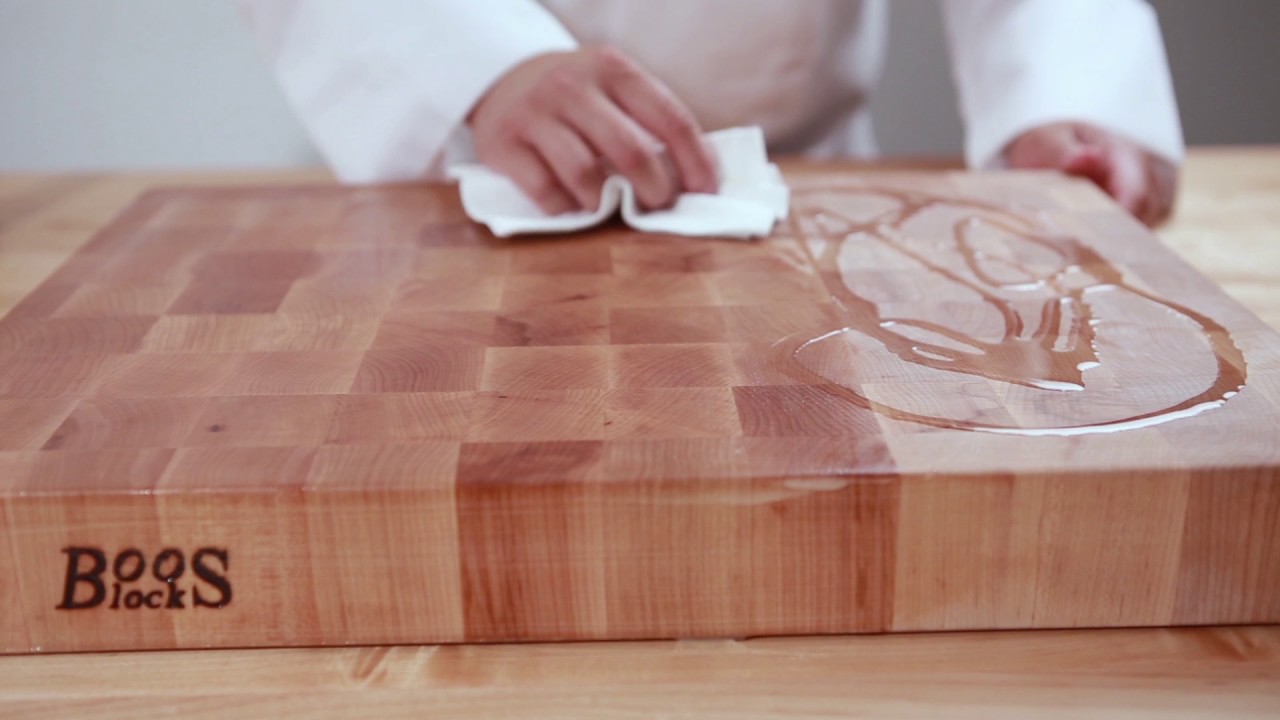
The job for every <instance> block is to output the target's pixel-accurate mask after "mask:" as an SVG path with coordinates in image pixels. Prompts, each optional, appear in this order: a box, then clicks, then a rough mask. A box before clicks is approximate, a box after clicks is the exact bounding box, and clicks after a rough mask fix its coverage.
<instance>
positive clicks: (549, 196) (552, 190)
mask: <svg viewBox="0 0 1280 720" xmlns="http://www.w3.org/2000/svg"><path fill="white" fill-rule="evenodd" d="M525 192H527V193H529V197H531V198H533V200H534V202H537V203H538V204H542V205H545V204H551V203H553V202H555V201H556V200H557V199H558V198H559V196H560V188H559V187H558V186H557V185H556V181H555V180H554V179H553V178H552V177H551V176H550V175H547V174H545V173H541V174H539V175H537V176H535V177H532V178H529V180H528V182H527V184H526V187H525Z"/></svg>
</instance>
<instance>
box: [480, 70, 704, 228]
mask: <svg viewBox="0 0 1280 720" xmlns="http://www.w3.org/2000/svg"><path fill="white" fill-rule="evenodd" d="M467 121H468V124H469V125H470V127H471V133H472V137H473V139H474V141H475V148H476V154H477V156H478V157H479V160H480V161H481V162H483V163H484V164H486V165H488V166H489V167H491V168H493V169H494V170H496V171H498V172H500V173H502V174H504V175H506V176H507V177H509V178H510V179H511V180H512V181H513V182H515V184H516V185H518V186H519V187H520V189H521V190H523V191H524V192H525V194H526V195H528V196H529V197H530V198H532V199H533V200H534V202H536V203H537V204H538V206H539V207H541V208H542V210H543V212H546V213H548V214H553V215H554V214H559V213H563V212H569V211H572V210H582V209H585V210H594V209H596V208H597V207H599V206H600V191H601V188H602V186H603V185H604V180H605V178H606V177H607V176H608V175H609V174H611V173H620V174H622V175H624V176H626V177H627V178H628V179H629V180H630V181H631V183H632V186H633V187H634V188H635V191H636V197H637V198H638V199H639V201H640V204H641V205H642V206H643V207H645V208H660V207H666V206H667V205H670V204H671V203H672V202H673V201H674V200H675V197H676V195H678V194H679V193H681V192H701V193H714V192H715V191H716V187H717V180H716V170H715V167H716V166H715V161H714V159H713V158H712V154H711V151H710V150H709V149H708V147H707V146H706V144H705V143H704V142H703V139H702V130H701V129H700V128H699V127H698V123H697V121H696V120H695V119H694V117H693V113H692V112H690V111H689V109H688V108H687V107H686V106H685V105H684V103H682V102H680V100H679V99H677V98H676V96H675V95H674V94H673V93H672V92H671V91H670V90H668V89H667V88H666V86H664V85H663V84H662V83H661V82H659V81H658V80H657V79H656V78H654V77H653V76H652V75H650V74H649V73H648V72H646V71H645V70H644V69H643V68H641V67H640V66H638V65H637V64H635V63H634V62H632V61H631V60H629V59H628V58H626V57H625V56H624V55H622V54H621V53H619V52H618V51H617V50H614V49H612V48H607V47H606V48H584V49H581V50H576V51H573V52H556V53H547V54H544V55H538V56H535V57H533V58H530V59H528V60H526V61H524V62H523V63H520V64H519V65H517V66H516V67H514V68H512V69H511V70H510V71H508V72H507V74H505V75H503V76H502V77H501V78H499V79H498V81H497V82H496V83H495V84H494V85H493V87H491V88H490V89H489V91H488V92H487V93H486V94H485V95H484V97H482V98H480V100H479V101H478V102H477V103H476V105H475V107H474V108H473V109H472V111H471V114H470V115H469V116H468V118H467ZM664 145H665V151H664V149H663V146H664Z"/></svg>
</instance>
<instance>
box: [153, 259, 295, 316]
mask: <svg viewBox="0 0 1280 720" xmlns="http://www.w3.org/2000/svg"><path fill="white" fill-rule="evenodd" d="M319 265H320V258H319V256H318V255H317V254H316V253H313V252H307V251H273V252H242V253H231V252H227V253H213V254H210V255H209V256H207V257H205V258H204V259H203V260H201V261H200V263H199V264H198V265H196V266H195V268H194V269H193V272H194V278H193V279H192V281H191V284H189V285H187V289H186V291H184V292H183V293H182V295H180V296H178V299H177V300H175V301H174V302H173V305H171V306H170V307H169V313H170V314H174V315H190V314H193V313H255V312H261V313H269V312H275V311H276V309H277V308H279V307H280V301H281V300H283V299H284V296H285V294H286V293H288V292H289V288H290V287H291V286H292V285H293V281H294V280H297V279H298V278H301V277H304V276H306V275H309V274H311V273H312V272H315V270H316V269H317V268H318V267H319Z"/></svg>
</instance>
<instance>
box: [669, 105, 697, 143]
mask: <svg viewBox="0 0 1280 720" xmlns="http://www.w3.org/2000/svg"><path fill="white" fill-rule="evenodd" d="M661 124H662V128H661V130H662V132H664V133H666V134H667V137H670V138H673V139H675V140H678V141H680V142H686V143H688V142H694V141H695V140H697V139H698V124H697V122H696V121H694V119H693V114H692V113H690V112H689V111H688V110H687V109H686V108H683V107H676V108H673V109H672V110H671V112H670V113H668V114H667V115H666V116H664V117H663V119H662V122H661Z"/></svg>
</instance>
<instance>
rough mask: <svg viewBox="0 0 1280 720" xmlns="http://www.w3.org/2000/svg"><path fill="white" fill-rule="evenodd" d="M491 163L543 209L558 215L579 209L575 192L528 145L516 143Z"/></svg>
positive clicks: (550, 213)
mask: <svg viewBox="0 0 1280 720" xmlns="http://www.w3.org/2000/svg"><path fill="white" fill-rule="evenodd" d="M489 164H490V165H491V166H492V167H493V168H494V169H495V170H497V171H498V172H500V173H502V174H503V175H506V176H507V177H508V178H510V179H511V181H512V182H514V183H515V184H516V186H517V187H519V188H520V189H521V190H522V191H524V194H525V195H528V196H529V198H530V199H531V200H533V201H534V202H535V203H537V205H538V207H539V208H541V209H542V211H543V212H544V213H546V214H548V215H559V214H560V213H566V212H570V211H572V210H576V209H578V203H577V202H576V201H575V200H574V198H573V196H572V195H570V194H569V193H568V192H567V191H566V190H565V189H564V187H563V186H562V185H561V184H560V181H559V180H558V179H556V176H555V174H554V173H553V172H552V170H551V168H550V167H548V166H547V164H546V163H545V162H543V160H542V158H541V157H539V155H538V153H536V152H535V151H534V150H533V148H531V147H529V146H528V145H525V144H522V143H513V144H511V145H510V146H508V147H506V148H504V149H503V152H502V153H501V154H499V155H497V156H496V157H495V158H493V160H492V161H491V162H490V163H489Z"/></svg>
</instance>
